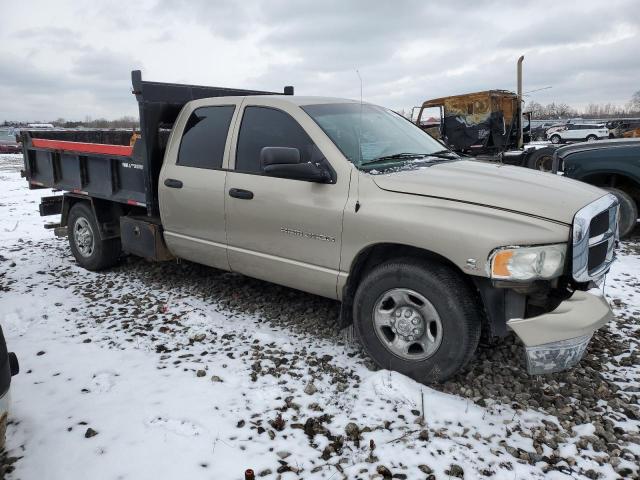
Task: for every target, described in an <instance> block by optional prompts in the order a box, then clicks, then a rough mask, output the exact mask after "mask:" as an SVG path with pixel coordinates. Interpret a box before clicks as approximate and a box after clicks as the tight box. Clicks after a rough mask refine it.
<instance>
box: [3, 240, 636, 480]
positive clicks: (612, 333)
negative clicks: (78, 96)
mask: <svg viewBox="0 0 640 480" xmlns="http://www.w3.org/2000/svg"><path fill="white" fill-rule="evenodd" d="M639 245H640V243H639V242H637V240H636V241H632V242H629V243H627V244H626V245H625V251H626V252H628V253H630V254H633V253H635V254H637V253H640V252H639V250H640V247H639ZM17 248H19V249H20V250H23V251H28V250H31V249H34V248H37V249H44V250H45V251H47V254H48V255H58V256H67V257H69V252H68V247H67V245H66V242H65V241H63V240H55V241H50V242H46V243H45V242H43V243H40V244H31V243H30V242H25V244H24V245H22V246H20V247H17ZM71 263H72V262H69V264H71ZM71 271H72V268H71V266H70V265H67V266H61V267H57V268H54V269H53V270H49V271H46V272H42V275H44V276H45V277H46V278H47V282H48V283H49V284H50V285H53V286H55V285H58V286H64V287H65V288H67V289H70V290H71V292H72V293H73V294H74V295H78V296H82V297H84V298H85V299H86V300H87V301H88V303H89V304H90V305H94V306H95V309H94V310H93V311H92V312H91V315H89V316H88V317H85V318H87V321H76V325H75V328H77V329H79V332H80V335H85V336H86V341H91V339H94V340H96V333H97V332H96V330H95V326H96V324H102V323H104V324H109V326H108V327H107V328H108V329H109V330H111V332H110V334H108V335H106V334H105V333H106V331H105V330H98V338H97V339H98V340H99V335H100V334H103V335H104V336H103V338H102V340H104V341H107V344H108V345H109V346H110V347H111V348H120V347H121V346H122V345H121V342H123V341H124V342H136V341H138V339H139V338H140V337H149V338H147V340H150V341H151V342H152V344H153V345H154V346H155V349H156V352H157V353H158V355H159V356H160V362H161V363H162V364H164V365H165V366H167V365H171V364H173V365H175V364H176V363H180V362H181V361H185V360H183V359H185V358H186V359H189V357H190V356H191V354H190V353H189V345H183V344H175V340H174V336H175V335H176V334H178V332H179V331H180V329H181V328H182V325H181V323H180V318H181V316H182V315H183V314H184V313H185V312H184V311H180V310H178V311H175V312H173V311H172V310H173V309H172V306H173V305H183V304H184V301H188V300H189V299H192V298H197V299H200V300H202V301H204V302H207V303H209V304H210V305H212V306H213V307H214V308H215V309H217V310H221V311H222V310H224V311H229V312H232V317H233V314H235V315H237V317H238V318H243V317H246V316H247V315H251V316H256V317H257V318H259V319H260V320H259V321H262V322H266V323H267V324H270V325H273V326H276V327H279V328H282V327H284V328H287V329H289V330H291V332H292V333H293V334H295V335H299V337H300V341H301V342H304V343H305V344H306V343H308V342H310V341H313V340H312V339H313V338H318V339H319V340H324V341H327V342H329V343H335V344H337V345H342V344H344V343H345V342H344V340H343V335H342V334H341V333H340V332H338V331H337V328H336V323H337V317H338V304H337V303H336V302H333V301H329V300H326V299H324V298H321V297H316V296H313V295H309V294H305V293H302V292H299V291H295V290H291V289H288V288H284V287H279V286H275V285H272V284H269V283H266V282H262V281H259V280H253V279H249V278H246V277H243V276H241V275H236V274H232V273H226V272H221V271H217V270H212V269H210V268H207V267H203V266H200V265H197V264H192V263H190V262H182V263H180V264H175V263H164V264H150V263H147V262H145V261H143V260H139V259H135V258H129V259H127V260H126V261H125V262H124V264H123V265H121V266H119V267H117V268H115V269H114V270H113V271H111V272H110V273H108V274H105V275H99V276H87V277H85V276H82V275H81V276H78V275H75V274H74V275H72V274H71ZM624 282H625V283H626V284H627V285H628V287H629V288H633V289H635V290H636V291H638V287H639V286H640V285H639V284H638V280H637V279H636V278H628V279H626V280H624ZM124 285H142V286H144V289H143V290H142V291H143V292H144V295H145V296H143V297H141V296H138V295H136V294H125V295H122V294H121V292H122V290H123V286H124ZM4 288H11V285H10V284H6V285H4ZM26 293H28V291H27V292H26ZM614 306H615V308H616V310H618V312H619V319H620V320H621V321H619V322H617V323H616V324H615V325H613V326H608V327H605V328H603V329H601V330H600V331H599V332H597V333H596V335H595V337H594V339H593V341H592V342H591V344H590V346H589V350H588V353H587V355H586V357H585V358H584V359H583V360H582V362H581V363H580V365H579V366H578V367H576V368H574V369H573V370H571V371H569V372H566V373H561V374H556V375H552V376H545V377H541V376H535V377H532V376H528V375H527V374H526V372H525V369H524V364H523V359H522V351H521V346H520V345H519V344H518V342H517V341H516V340H515V339H514V338H513V337H511V338H507V339H505V340H503V341H501V342H500V343H498V344H497V345H493V346H481V347H480V348H479V350H478V352H477V354H476V356H475V358H474V359H473V361H472V362H471V364H470V366H469V368H468V369H467V371H466V372H465V373H462V374H460V375H458V376H457V377H455V378H454V379H452V380H450V381H448V382H447V383H445V384H444V385H433V386H432V387H433V388H436V389H438V390H441V391H443V392H447V393H451V394H455V395H458V396H461V397H465V398H468V399H470V400H472V401H473V402H475V403H477V404H478V405H480V406H482V407H502V406H504V405H508V406H510V407H511V408H513V409H514V410H516V411H518V410H524V409H533V410H537V411H539V412H542V413H544V414H547V415H551V416H553V417H556V418H557V419H558V421H559V424H560V425H557V424H556V423H554V422H551V421H549V422H545V423H544V424H542V425H540V426H539V428H537V429H536V428H534V429H529V430H523V431H520V432H519V434H520V435H522V436H525V437H528V438H531V439H532V441H533V449H531V450H529V451H526V450H523V449H519V448H515V447H510V446H509V445H508V443H506V442H505V444H504V445H503V446H504V449H505V450H506V451H507V452H508V453H509V454H510V455H511V456H512V457H513V459H512V460H514V459H515V461H520V462H527V463H530V464H531V465H535V464H538V465H539V462H543V463H544V464H545V466H544V467H543V471H548V470H559V471H561V472H565V473H568V474H572V473H580V474H582V475H584V476H586V477H588V478H599V476H598V475H599V474H598V472H597V471H596V470H594V469H590V470H584V469H583V470H580V469H576V470H575V471H574V470H573V468H575V466H576V457H578V456H580V455H583V454H586V455H585V458H589V459H595V461H596V462H597V463H598V464H601V465H607V464H609V465H611V466H612V467H613V469H614V470H616V471H617V473H618V474H619V475H620V476H621V477H629V478H630V477H632V476H633V475H637V472H634V471H633V470H632V469H631V468H630V467H629V466H628V462H631V463H635V464H638V463H639V462H640V454H639V452H640V450H639V446H638V445H639V444H640V435H639V434H638V430H637V427H636V428H635V429H632V430H631V431H628V428H629V427H628V426H629V425H632V424H635V425H637V424H638V423H637V421H638V420H640V411H639V409H638V395H639V394H640V390H639V388H638V380H639V378H638V372H637V370H635V373H634V375H635V377H628V378H622V377H621V376H620V374H619V370H620V368H621V367H623V366H637V365H638V364H639V363H640V362H639V361H638V352H639V351H640V349H638V343H639V335H638V333H639V331H640V330H639V328H638V326H639V318H640V315H639V312H638V311H637V309H638V306H637V305H635V306H634V307H633V308H631V309H629V308H626V307H627V306H626V305H625V304H624V303H623V302H622V301H614ZM167 312H172V313H167ZM116 314H117V317H118V318H119V321H118V322H117V323H116V322H114V321H113V320H114V317H115V316H116ZM92 332H93V333H92ZM116 332H117V335H116ZM111 333H113V334H114V335H111ZM193 342H196V343H197V342H198V339H197V338H195V339H193V338H192V339H191V340H190V343H193ZM269 347H271V348H269ZM274 347H275V345H271V346H266V347H258V348H252V345H251V344H250V339H249V338H235V337H234V336H233V335H226V336H222V337H220V338H219V339H218V341H217V342H216V344H215V348H216V349H218V350H220V349H222V350H233V352H235V354H238V352H239V351H240V352H242V353H240V354H241V355H246V361H247V362H250V364H251V370H252V373H251V375H250V378H251V380H253V381H256V378H257V377H260V376H264V375H272V376H275V377H276V378H279V377H280V376H281V375H282V374H284V373H285V372H286V373H287V375H293V376H294V377H297V378H300V377H301V376H302V375H303V374H310V375H311V377H314V378H318V379H321V378H322V379H324V380H325V381H328V383H329V384H330V385H331V386H333V387H334V391H335V394H336V395H340V394H342V393H343V392H345V391H347V390H350V389H354V390H355V391H357V386H358V381H359V379H358V377H357V375H354V374H353V372H352V371H350V370H345V369H343V368H340V367H335V366H333V365H332V362H331V361H330V358H329V359H323V358H318V357H317V356H316V355H315V354H314V353H313V352H309V353H308V354H307V355H305V352H304V351H303V352H302V354H300V352H297V354H294V355H292V354H291V352H284V351H280V350H278V349H277V348H274ZM243 348H244V350H243ZM347 348H351V353H350V356H352V357H353V358H354V359H355V360H356V361H357V362H359V363H362V364H364V365H366V366H367V367H368V368H371V369H373V368H374V367H373V365H371V362H370V361H369V359H368V358H367V357H366V356H365V355H364V354H363V353H362V352H361V350H360V349H359V348H358V347H357V346H353V345H351V346H349V345H347ZM231 355H233V354H231ZM190 368H192V369H194V371H196V372H197V370H198V369H197V368H195V367H190ZM295 370H298V371H299V373H297V374H296V373H295V372H294V371H295ZM203 373H204V371H203ZM309 388H310V389H311V392H312V393H313V389H314V388H315V387H313V386H312V385H311V386H310V387H309ZM285 411H286V409H285ZM317 411H318V412H319V414H321V413H322V411H323V409H322V407H320V406H318V408H317ZM628 421H631V423H629V422H628ZM585 423H590V424H592V425H593V428H592V430H591V431H588V432H586V433H585V434H584V435H582V436H580V437H579V438H578V440H577V441H575V432H574V427H576V426H579V425H584V424H585ZM300 425H301V426H300V427H299V428H307V427H304V426H303V424H300ZM316 427H317V428H319V429H320V430H319V431H322V426H321V425H317V426H316ZM257 428H260V427H259V426H258V427H256V429H257ZM308 428H312V427H308ZM313 428H315V427H313ZM368 428H372V427H371V426H368ZM330 438H331V436H330ZM546 447H548V448H546ZM336 450H338V449H337V448H336V447H332V449H329V450H327V449H326V447H325V448H323V449H320V451H319V454H320V455H324V456H327V458H328V457H330V456H332V455H335V452H336ZM594 452H595V454H594ZM621 463H622V464H624V466H621ZM487 473H489V472H487ZM381 478H384V476H383V477H381Z"/></svg>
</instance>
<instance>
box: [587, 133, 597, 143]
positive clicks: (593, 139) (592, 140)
mask: <svg viewBox="0 0 640 480" xmlns="http://www.w3.org/2000/svg"><path fill="white" fill-rule="evenodd" d="M596 140H598V137H596V136H595V135H588V136H587V142H595V141H596Z"/></svg>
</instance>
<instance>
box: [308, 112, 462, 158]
mask: <svg viewBox="0 0 640 480" xmlns="http://www.w3.org/2000/svg"><path fill="white" fill-rule="evenodd" d="M302 109H303V110H304V111H305V112H307V113H308V114H309V115H310V116H311V118H313V120H314V121H315V122H316V123H317V124H318V125H319V126H320V128H322V130H324V132H325V133H326V134H327V135H328V136H329V138H331V140H332V141H333V143H335V144H336V146H337V147H338V148H339V149H340V150H341V151H342V153H343V154H344V156H345V157H347V158H348V159H349V161H350V162H351V163H353V164H354V165H355V166H357V167H358V168H360V167H362V166H363V165H367V164H373V163H379V162H385V163H396V164H397V163H399V162H405V163H406V162H408V161H409V160H415V159H422V160H424V159H425V158H426V157H428V156H430V155H435V156H436V157H437V156H440V160H443V158H442V155H443V154H445V155H447V157H445V158H447V159H455V158H457V156H456V155H455V154H454V153H453V152H450V151H448V150H446V149H445V147H444V146H443V145H442V144H441V143H439V142H437V141H436V140H434V139H433V138H432V137H431V136H430V135H429V134H427V133H425V132H423V131H422V130H421V129H420V128H418V127H417V126H415V125H414V124H413V123H411V122H410V121H408V120H407V119H405V118H403V117H401V116H400V115H398V114H396V113H393V112H392V111H390V110H387V109H386V108H382V107H378V106H376V105H369V104H364V105H361V104H358V103H330V104H320V105H305V106H303V107H302ZM436 157H432V159H433V160H436V161H437V160H438V158H436Z"/></svg>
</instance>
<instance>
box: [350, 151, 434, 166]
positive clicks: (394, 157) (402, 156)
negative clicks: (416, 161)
mask: <svg viewBox="0 0 640 480" xmlns="http://www.w3.org/2000/svg"><path fill="white" fill-rule="evenodd" d="M429 155H431V154H430V153H394V154H393V155H383V156H382V157H377V158H374V159H373V160H369V161H366V162H362V163H361V165H369V164H370V163H378V162H384V161H386V160H399V159H412V158H422V157H427V156H429Z"/></svg>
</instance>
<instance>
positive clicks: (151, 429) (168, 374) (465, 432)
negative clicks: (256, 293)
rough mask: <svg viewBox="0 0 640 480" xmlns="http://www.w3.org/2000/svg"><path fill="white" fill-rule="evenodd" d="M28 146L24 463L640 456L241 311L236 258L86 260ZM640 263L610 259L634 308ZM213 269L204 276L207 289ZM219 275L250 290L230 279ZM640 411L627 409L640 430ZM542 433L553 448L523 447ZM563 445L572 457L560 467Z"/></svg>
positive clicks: (14, 246)
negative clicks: (100, 265) (104, 264)
mask: <svg viewBox="0 0 640 480" xmlns="http://www.w3.org/2000/svg"><path fill="white" fill-rule="evenodd" d="M19 162H20V157H19V156H9V155H6V156H0V184H1V185H2V189H0V322H1V323H2V326H3V329H4V331H5V336H6V337H7V343H8V346H9V349H10V350H13V351H15V352H16V353H17V355H18V358H19V360H20V364H21V373H20V374H19V375H18V376H17V377H14V380H13V383H12V398H13V400H12V402H13V403H12V412H11V416H10V417H11V425H10V426H9V430H8V439H7V445H8V449H9V454H10V455H12V456H18V457H21V458H20V459H19V460H18V461H17V462H16V463H15V471H14V472H13V473H12V474H11V475H10V478H13V479H17V478H21V479H36V478H38V479H39V478H53V479H57V478H65V479H75V478H78V479H85V478H92V479H147V478H148V479H162V478H189V479H198V478H203V479H205V478H207V479H210V478H215V479H241V478H243V472H244V470H245V469H246V468H253V469H254V470H255V471H256V473H257V474H258V475H259V476H260V477H264V478H271V479H273V478H282V479H296V478H304V479H305V480H307V479H316V478H317V479H339V478H362V479H365V478H375V477H376V476H377V478H391V476H390V475H391V474H393V475H394V476H395V477H394V478H409V479H414V478H425V477H428V476H429V475H430V474H432V473H433V474H434V475H435V478H449V477H459V476H462V475H464V478H482V477H485V476H491V477H495V478H504V479H510V480H511V479H514V478H571V477H575V476H576V475H579V474H580V473H584V472H586V471H588V470H590V471H592V472H594V474H599V475H601V476H602V477H603V478H617V477H618V475H616V473H615V471H614V467H615V468H616V469H620V468H627V469H628V470H626V471H627V472H628V473H629V474H630V475H631V474H633V472H634V471H635V472H636V473H637V465H634V463H633V462H632V461H630V460H628V458H631V457H630V455H632V454H636V455H637V454H640V452H638V445H635V446H634V445H632V444H629V446H628V447H627V448H628V449H633V448H635V451H633V450H631V452H632V453H630V454H627V456H626V457H625V456H624V455H622V454H621V458H619V459H618V462H617V465H615V466H612V465H610V464H608V463H606V462H603V461H601V460H600V461H598V451H596V450H594V449H593V448H592V445H591V444H588V445H585V446H584V448H581V449H580V450H581V452H580V453H581V455H578V450H577V446H576V442H578V440H579V439H580V438H581V437H585V436H586V437H588V436H589V435H593V433H594V427H593V426H592V425H590V424H589V423H585V424H582V425H579V426H578V427H576V428H575V429H574V431H571V432H566V431H564V429H563V427H562V426H561V425H560V422H559V421H558V419H557V418H555V417H553V416H550V415H545V414H544V412H541V411H538V410H534V409H514V408H512V406H511V405H509V404H500V403H497V404H496V403H490V402H488V406H486V407H485V406H480V405H478V404H476V403H474V402H473V401H471V400H469V399H466V398H462V397H459V396H455V395H450V394H446V393H441V392H438V391H436V390H433V389H432V388H429V387H426V386H423V385H420V384H418V383H416V382H414V381H412V380H410V379H408V378H407V377H404V376H402V375H400V374H398V373H395V372H389V371H385V370H380V371H374V369H372V368H371V366H370V363H369V361H368V360H367V359H366V357H365V356H364V355H363V354H362V352H361V350H360V349H359V348H358V347H357V346H354V345H350V344H345V343H344V342H342V341H340V340H339V337H333V338H331V337H329V338H326V337H324V336H314V335H312V334H308V333H301V332H299V331H297V330H296V329H295V328H288V327H286V326H282V325H280V324H278V322H272V321H269V319H268V318H266V316H265V314H264V312H263V311H262V310H261V309H260V308H256V309H255V310H254V311H247V309H245V310H244V311H239V310H238V309H237V308H234V305H235V302H237V301H240V300H242V299H241V297H242V295H243V293H244V287H243V281H244V280H243V279H242V278H238V276H236V275H233V274H226V273H221V272H217V271H213V270H211V269H206V268H204V267H198V266H194V265H191V264H188V263H187V262H185V263H183V264H180V265H175V264H162V265H157V264H154V265H152V264H147V263H145V262H144V261H142V260H135V259H132V260H129V261H127V262H124V263H123V265H122V266H120V267H117V268H115V269H113V270H111V271H108V272H104V273H91V272H88V271H85V270H82V269H80V268H79V267H77V266H76V265H75V262H74V261H73V258H72V256H71V254H70V252H69V249H68V245H67V242H66V239H57V238H55V237H54V236H53V233H52V232H51V231H50V230H45V229H43V228H42V225H43V224H44V223H45V222H50V221H52V220H53V219H55V217H46V218H42V217H39V216H38V214H37V205H38V201H39V197H40V196H42V195H47V194H50V191H48V190H34V191H29V190H28V189H27V187H26V182H25V181H24V180H23V179H21V178H20V177H19V174H18V173H16V166H17V165H19ZM149 272H154V273H149ZM638 273H640V255H639V252H637V251H635V252H633V251H629V252H627V253H626V254H624V255H623V256H622V260H621V261H620V262H619V263H618V264H617V265H616V268H615V271H614V274H613V275H611V277H612V278H613V279H612V280H611V282H610V286H609V287H608V288H609V290H608V293H609V294H610V295H611V296H612V297H613V298H614V299H615V300H614V301H616V302H619V306H620V311H621V312H622V314H623V315H627V314H629V315H631V314H637V313H638V312H637V310H639V309H640V305H639V303H640V294H639V293H638V291H639V289H637V288H636V289H631V288H630V287H629V283H628V282H627V281H625V278H624V277H628V276H633V278H635V279H636V285H637V279H638ZM211 277H213V278H214V279H215V280H214V281H213V282H212V283H211V286H210V287H207V290H206V292H205V294H200V293H198V294H194V293H193V288H192V287H193V284H194V282H195V283H199V282H207V281H210V278H211ZM220 282H231V283H234V284H237V285H238V289H237V292H235V293H234V294H231V295H227V294H221V293H220V290H219V289H218V288H219V284H220ZM273 288H278V289H280V291H281V292H282V296H283V298H284V299H286V298H291V299H294V298H296V297H297V296H298V295H299V294H298V293H297V292H295V291H293V290H289V289H282V287H273ZM305 298H306V297H305ZM258 301H259V299H258ZM270 308H271V310H270V312H271V313H270V314H269V315H271V316H272V317H274V318H275V317H278V315H282V316H285V315H286V314H285V313H284V310H283V311H282V313H278V312H279V311H278V308H279V306H278V305H277V304H276V305H273V304H272V305H271V306H270ZM312 309H313V306H311V305H310V306H309V308H308V309H307V310H301V311H300V316H301V317H304V316H305V315H311V314H312V312H311V310H312ZM634 312H635V313H634ZM294 320H295V319H294ZM616 328H617V329H616V330H615V334H620V335H622V334H633V335H636V336H637V330H633V331H632V332H627V330H625V327H624V326H622V327H620V328H618V327H616ZM634 328H635V327H634ZM634 345H635V346H634V347H632V348H637V343H636V344H634ZM622 357H624V354H622ZM617 360H622V361H623V360H624V359H623V358H621V359H617ZM622 363H624V362H622ZM638 372H639V370H638V366H637V365H635V364H631V365H627V366H624V367H623V368H621V369H620V370H619V371H617V373H616V374H615V375H614V377H616V376H620V377H625V378H626V380H625V378H622V380H621V382H620V384H621V385H624V388H628V387H629V386H631V387H632V388H631V389H630V390H629V392H630V393H629V395H631V396H633V395H634V393H633V392H637V391H638V387H639V384H638V380H639V375H638ZM628 380H631V383H629V381H628ZM612 381H614V382H615V381H618V379H617V378H612ZM634 388H635V390H634ZM423 413H424V417H423ZM639 423H640V422H633V421H631V420H629V419H626V418H625V419H623V418H620V425H621V426H622V427H623V428H624V429H626V430H627V431H628V432H629V434H634V435H638V424H639ZM547 430H549V431H554V432H555V431H560V432H564V433H565V437H566V440H565V441H564V442H563V443H562V444H561V445H558V446H557V448H556V449H554V448H552V447H550V446H547V445H546V444H538V443H535V441H534V440H533V438H532V437H533V433H532V432H540V431H547ZM554 450H555V451H554ZM535 451H537V452H538V456H539V461H537V462H536V461H525V460H524V458H529V457H525V454H526V455H527V456H528V455H529V453H527V452H535ZM553 455H556V456H558V455H559V456H561V457H563V458H561V459H560V461H559V462H556V463H555V464H554V465H555V466H554V468H550V467H549V464H548V463H547V462H546V461H545V460H544V459H545V458H546V459H548V458H549V457H552V456H553ZM565 459H566V461H565ZM571 459H572V460H571ZM529 460H531V459H530V458H529ZM592 478H594V477H592Z"/></svg>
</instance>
